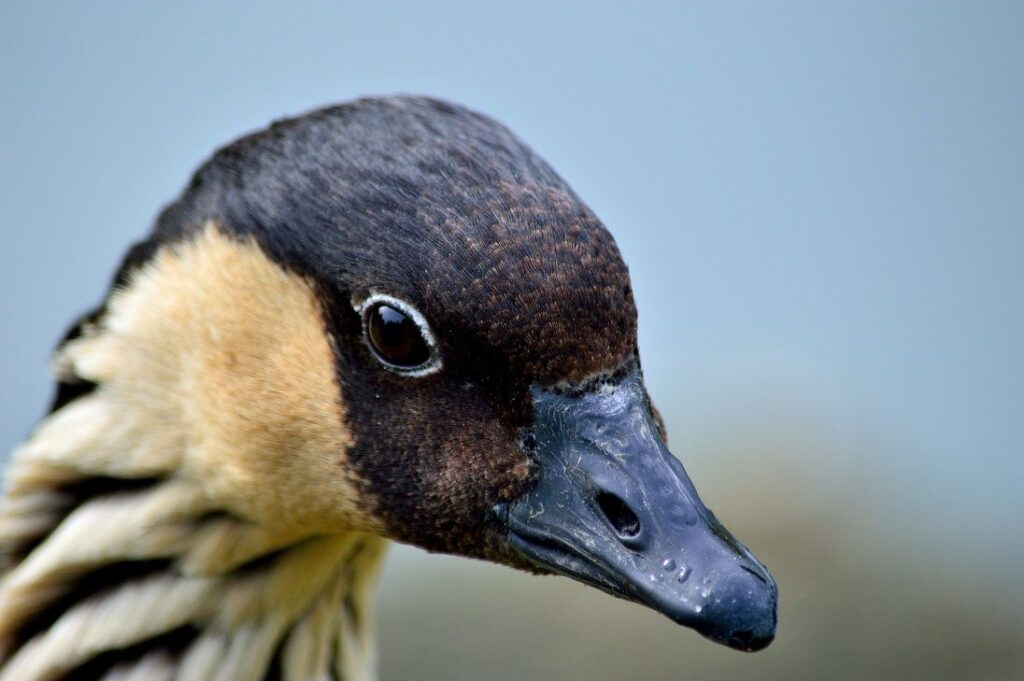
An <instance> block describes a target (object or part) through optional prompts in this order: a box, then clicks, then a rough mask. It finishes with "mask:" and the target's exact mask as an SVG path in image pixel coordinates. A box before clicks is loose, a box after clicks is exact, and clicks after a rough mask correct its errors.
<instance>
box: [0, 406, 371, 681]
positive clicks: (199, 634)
mask: <svg viewBox="0 0 1024 681" xmlns="http://www.w3.org/2000/svg"><path fill="white" fill-rule="evenodd" d="M130 422H131V418H130V416H128V415H126V413H125V412H124V411H119V410H116V409H112V408H111V404H110V400H109V399H108V398H107V397H105V396H104V394H103V391H102V390H97V391H94V392H92V393H90V394H85V395H82V396H79V397H78V398H77V399H75V400H73V401H72V402H70V403H68V404H67V405H65V406H62V407H61V408H60V409H58V410H57V411H55V412H54V413H53V414H51V415H50V416H49V417H48V418H47V419H45V420H44V421H43V422H42V423H41V424H40V426H39V427H38V428H37V430H36V432H35V433H34V434H33V436H32V437H31V438H30V439H29V440H28V441H27V442H26V443H25V444H24V445H22V446H21V447H20V448H19V449H18V450H16V451H15V452H14V455H13V457H12V460H11V463H10V465H9V467H8V469H7V473H6V479H5V481H4V482H5V487H6V490H5V494H4V497H3V499H2V502H0V556H2V561H3V567H2V569H0V681H72V680H74V681H85V680H87V679H109V680H113V679H117V680H118V681H129V680H135V681H143V680H144V681H163V680H166V681H170V680H171V679H175V680H178V681H206V680H210V681H212V680H215V679H216V680H223V681H229V680H230V681H260V680H264V679H266V680H270V679H275V680H292V679H294V680H295V681H299V680H303V681H305V680H308V679H329V680H337V681H341V680H344V681H363V680H369V679H373V678H375V677H376V669H375V652H374V645H373V637H372V633H373V618H372V614H371V608H370V606H371V603H370V597H371V592H372V590H373V586H374V583H375V578H376V575H377V572H378V569H379V566H380V561H381V558H382V555H383V552H384V549H385V547H386V544H387V540H385V539H382V538H380V537H378V536H376V535H372V534H367V533H361V532H348V533H342V534H335V535H322V534H321V535H311V534H309V533H304V532H303V531H301V530H294V529H292V530H286V529H281V528H277V529H274V530H271V529H268V528H267V527H265V526H264V525H261V524H257V523H253V522H249V521H246V520H243V519H241V518H239V517H237V516H235V515H232V514H230V513H227V512H225V511H224V510H223V509H221V508H219V507H217V506H216V505H214V504H213V502H211V500H210V498H209V496H208V495H207V494H206V493H205V492H204V491H203V489H202V488H201V486H200V485H198V484H197V483H196V482H194V481H191V480H189V479H188V477H187V476H186V475H185V474H183V473H182V472H180V471H158V470H156V469H155V468H154V469H151V470H150V469H146V468H145V467H142V466H138V465H134V464H132V462H131V461H128V460H129V459H130V457H124V458H121V459H118V458H117V457H116V456H112V455H114V454H116V453H117V452H122V451H133V452H136V453H137V452H138V451H139V448H144V447H145V446H147V445H146V443H147V442H150V441H151V440H150V438H152V437H153V435H154V434H153V433H152V432H151V431H147V433H148V435H147V436H146V438H144V439H143V440H141V441H139V442H137V443H135V446H134V449H133V448H131V447H127V448H126V440H130V439H131V438H130V437H129V435H128V433H130V432H131V428H130V427H129V426H130ZM115 461H120V462H121V468H120V469H119V468H118V467H117V465H115V464H114V463H113V462H115ZM125 461H128V464H125V463H124V462H125Z"/></svg>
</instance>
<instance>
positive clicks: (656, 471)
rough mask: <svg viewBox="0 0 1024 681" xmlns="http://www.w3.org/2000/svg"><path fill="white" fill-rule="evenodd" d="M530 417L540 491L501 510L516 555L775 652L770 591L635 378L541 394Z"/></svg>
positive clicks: (706, 631)
mask: <svg viewBox="0 0 1024 681" xmlns="http://www.w3.org/2000/svg"><path fill="white" fill-rule="evenodd" d="M534 410H535V414H534V415H535V419H534V424H533V426H532V427H531V428H530V430H529V431H528V432H526V433H524V436H523V439H524V442H525V444H524V446H525V447H526V448H527V449H530V450H532V451H531V456H532V457H533V460H534V463H535V464H536V466H537V478H536V483H535V484H534V486H533V487H531V489H530V490H529V491H528V492H526V493H525V494H524V495H522V496H520V497H519V498H517V499H515V500H514V501H512V502H510V503H508V504H506V505H503V506H501V507H499V508H497V509H495V510H496V511H497V512H498V514H499V517H502V516H503V520H504V521H505V523H507V525H506V527H507V537H508V542H509V545H510V546H511V548H512V550H513V551H515V552H516V553H518V554H519V555H520V556H522V557H524V558H526V559H527V560H528V561H529V562H530V563H532V564H534V565H536V566H538V567H540V568H542V569H545V570H548V571H552V572H556V573H560V574H563V575H566V576H569V577H572V578H573V579H576V580H579V581H582V582H585V583H587V584H590V585H592V586H596V587H597V588H599V589H602V590H604V591H607V592H608V593H611V594H613V595H615V596H618V597H620V598H625V599H627V600H630V601H634V602H637V603H642V604H644V605H646V606H648V607H650V608H653V609H654V610H657V611H658V612H660V613H662V614H664V615H666V616H668V617H670V618H671V619H673V620H675V621H676V622H678V623H679V624H682V625H685V626H688V627H692V628H694V629H696V630H697V631H698V632H700V633H701V634H703V635H704V636H707V637H708V638H710V639H712V640H714V641H718V642H719V643H724V644H725V645H727V646H729V647H731V648H736V649H739V650H749V651H753V650H760V649H762V648H764V647H765V646H767V645H768V644H769V643H771V641H772V639H773V638H774V637H775V626H776V621H777V616H776V602H777V600H778V589H777V587H776V586H775V582H774V581H773V580H772V578H771V575H769V574H768V571H767V570H766V569H765V567H764V566H763V565H762V564H761V563H760V562H759V561H758V560H757V558H755V557H754V555H753V554H752V553H751V552H750V551H749V550H748V549H747V548H746V547H744V546H743V545H742V544H740V543H739V542H738V541H736V539H735V538H734V537H733V536H732V535H731V534H730V533H729V531H728V530H726V529H725V528H724V527H722V525H721V524H720V523H719V522H718V520H717V519H716V518H715V516H714V514H712V513H711V511H709V510H708V509H707V507H706V506H704V504H703V503H702V502H701V500H700V498H699V497H698V496H697V492H696V490H695V489H694V487H693V483H691V482H690V479H689V477H688V476H687V475H686V471H685V470H683V466H682V464H680V463H679V461H678V459H676V458H675V457H674V456H672V454H671V452H669V451H668V449H667V448H666V447H665V444H664V442H663V441H662V439H661V437H659V435H658V431H657V428H656V427H655V426H654V420H653V416H652V414H651V409H650V406H649V402H648V399H647V394H646V392H645V390H644V387H643V383H642V381H641V379H640V376H639V372H638V371H636V370H634V371H633V372H632V373H631V374H630V375H628V376H627V377H626V378H625V379H624V380H622V381H621V382H620V383H617V384H613V385H610V384H601V385H599V386H598V387H596V388H594V389H593V390H591V391H589V392H586V393H585V394H582V395H567V394H560V393H556V392H551V391H545V390H537V391H535V392H534Z"/></svg>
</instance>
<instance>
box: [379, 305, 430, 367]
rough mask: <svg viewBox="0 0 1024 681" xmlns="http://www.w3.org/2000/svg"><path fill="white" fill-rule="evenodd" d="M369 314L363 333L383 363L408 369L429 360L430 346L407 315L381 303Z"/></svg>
mask: <svg viewBox="0 0 1024 681" xmlns="http://www.w3.org/2000/svg"><path fill="white" fill-rule="evenodd" d="M368 315H369V316H368V318H367V322H366V334H367V337H368V338H369V340H370V345H371V346H372V347H373V350H374V351H375V352H376V353H377V354H378V355H379V356H380V358H381V359H382V360H384V361H385V362H387V363H388V364H392V365H394V366H396V367H399V368H403V369H408V368H413V367H417V366H420V365H421V364H424V363H425V362H427V361H428V360H429V359H430V347H429V346H428V345H427V342H426V340H424V338H423V333H422V331H420V328H419V327H418V326H417V325H416V322H414V321H413V320H412V319H411V318H410V317H409V315H407V314H405V313H404V312H402V311H401V310H397V309H395V308H393V307H391V306H389V305H386V304H384V303H379V304H377V305H375V306H374V307H372V308H371V309H370V310H369V312H368Z"/></svg>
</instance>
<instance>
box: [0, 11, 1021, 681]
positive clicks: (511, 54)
mask: <svg viewBox="0 0 1024 681" xmlns="http://www.w3.org/2000/svg"><path fill="white" fill-rule="evenodd" d="M675 5H678V6H675ZM1022 35H1024V5H1021V3H1019V2H1004V3H1001V2H986V3H959V2H958V3H947V2H931V3H909V2H906V3H893V2H885V3H875V2H867V3H863V2H862V3H847V4H845V5H840V4H838V3H817V2H802V3H771V4H770V5H769V4H765V3H739V4H734V3H729V4H726V3H710V2H708V3H687V4H685V5H683V3H673V6H669V5H666V6H663V7H658V6H656V5H652V4H644V5H643V6H642V7H640V6H638V7H632V6H631V7H629V8H627V7H626V5H623V4H620V3H601V2H579V3H570V2H564V3H535V4H534V3H515V4H514V6H513V5H508V6H504V7H501V8H496V7H492V8H488V7H487V6H486V5H484V4H481V3H473V2H447V3H443V7H433V8H430V7H427V4H426V3H408V4H395V3H389V2H379V3H373V5H372V6H370V5H369V4H367V5H365V6H354V5H350V4H343V3H327V2H295V3H287V4H278V3H262V2H246V3H216V4H214V3H199V2H178V3H174V4H166V3H164V4H162V5H160V6H157V5H155V4H150V5H149V6H146V7H143V6H142V5H137V4H133V3H103V4H99V3H89V4H86V3H79V4H73V5H72V4H60V5H58V4H56V3H53V4H51V3H46V2H37V3H29V2H21V3H5V4H4V5H3V6H2V7H0V101H2V102H3V106H2V107H0V206H2V207H3V217H2V222H0V265H2V266H0V310H2V312H3V323H2V324H0V363H2V365H0V369H2V376H3V388H2V389H0V399H2V402H0V443H2V445H3V447H4V448H9V447H11V446H13V445H14V444H15V443H16V442H17V441H18V440H20V439H21V438H22V437H23V436H24V434H25V433H26V432H27V430H28V429H29V428H30V426H31V424H32V423H33V422H34V421H35V420H36V418H37V417H38V416H39V415H40V414H41V412H42V410H43V408H44V405H45V403H46V400H47V398H48V396H49V391H50V384H49V381H48V379H47V377H46V353H47V352H48V350H49V348H50V347H51V346H52V345H53V343H54V342H55V340H56V339H57V338H58V337H59V335H60V333H61V332H62V331H63V329H64V328H65V327H66V325H67V324H68V323H69V322H70V320H71V319H72V318H73V317H74V316H75V315H77V314H78V313H79V312H81V311H83V310H85V309H87V308H88V307H90V306H91V305H93V304H94V303H95V302H97V301H98V300H99V298H100V296H101V295H102V292H103V290H104V288H105V285H106V281H107V277H108V276H109V274H110V272H111V271H112V270H113V268H114V266H115V264H116V262H117V260H118V258H119V257H120V255H121V254H122V253H123V251H124V249H125V248H126V246H127V244H128V243H129V242H131V241H132V240H133V239H136V238H138V237H139V236H140V235H141V234H142V233H143V232H145V231H146V230H147V229H148V227H149V225H150V223H151V221H152V219H153V217H154V215H155V213H156V211H157V210H158V208H159V207H160V206H161V205H162V204H163V203H165V202H166V201H168V200H170V199H171V198H172V197H173V196H174V195H175V194H176V193H177V191H178V190H179V188H180V187H181V186H182V185H183V184H184V183H185V181H186V179H187V178H188V175H189V173H190V172H191V171H192V170H193V169H194V167H195V166H196V165H197V164H198V163H199V162H200V160H201V159H203V158H204V157H205V156H206V155H208V154H209V153H210V152H211V151H212V150H213V148H214V147H215V146H217V145H220V144H223V143H225V142H227V141H229V140H230V139H232V138H234V137H236V136H238V135H239V134H241V133H242V132H245V131H247V130H251V129H254V128H257V127H261V126H263V125H265V124H266V123H267V122H268V121H269V120H271V119H273V118H275V117H279V116H282V115H284V114H288V113H296V112H299V111H302V110H304V109H308V108H311V107H313V106H317V105H321V104H326V103H331V102H336V101H340V100H344V99H349V98H352V97H355V96H358V95H361V94H372V93H387V92H421V93H429V94H434V95H438V96H443V97H448V98H451V99H455V100H459V101H462V102H464V103H466V104H469V105H471V106H473V107H476V108H478V109H480V110H482V111H484V112H487V113H489V114H491V115H493V116H495V117H497V118H499V119H500V120H502V121H504V122H506V123H508V124H509V125H510V126H511V127H512V128H513V129H514V130H516V131H517V132H518V133H519V134H520V135H522V136H523V137H524V138H525V139H526V140H527V141H529V142H530V143H531V144H532V145H533V146H535V147H536V148H537V149H538V150H539V151H540V152H541V153H542V154H543V155H544V156H545V157H547V158H548V159H549V160H550V161H551V162H552V164H553V165H554V166H555V167H556V168H557V169H558V170H559V171H560V172H561V173H562V174H563V175H564V176H565V177H566V178H567V179H568V180H569V181H570V183H571V184H572V185H573V186H574V187H575V188H576V190H577V191H578V192H579V193H580V195H581V196H583V197H584V199H585V200H587V201H588V202H589V203H590V204H591V205H592V206H593V207H594V209H595V210H596V212H597V213H598V214H599V215H600V216H601V217H602V218H603V219H604V220H605V222H606V223H607V224H608V226H609V227H610V229H611V230H612V232H613V233H614V234H615V235H616V237H617V239H618V241H619V244H620V245H621V247H622V250H623V252H624V255H625V257H626V260H627V262H628V263H629V264H630V267H631V272H632V275H633V278H634V284H635V289H636V295H637V300H638V305H639V309H640V344H641V352H642V354H643V357H644V368H645V371H646V374H647V382H648V385H649V387H650V388H651V392H652V394H653V396H654V398H655V400H656V402H657V403H658V405H659V407H660V409H661V411H662V413H663V415H664V416H665V418H666V421H667V423H668V426H669V433H670V436H671V440H672V444H673V451H674V452H676V453H677V454H678V455H679V456H680V457H681V458H683V460H684V462H685V463H686V466H687V468H688V469H689V472H690V474H691V477H692V478H693V479H694V481H695V482H696V483H697V486H698V488H699V489H700V491H701V493H702V496H703V497H704V499H705V500H706V501H707V502H708V503H709V505H710V506H711V507H712V508H714V510H715V511H716V513H717V514H718V515H719V516H720V517H721V518H722V519H723V520H724V521H725V523H726V524H727V525H728V526H729V527H730V528H731V529H733V530H734V531H735V532H736V533H737V535H738V536H739V537H740V538H741V539H742V540H743V541H744V542H746V543H747V544H749V545H750V546H751V547H752V548H753V549H754V550H755V551H756V552H757V554H758V555H759V556H760V557H762V558H763V559H764V561H765V562H766V563H767V564H768V566H769V567H770V568H771V569H772V571H773V573H774V575H775V576H776V578H777V580H778V582H779V585H780V589H781V624H780V630H779V638H778V640H777V641H776V642H775V643H774V644H773V645H772V647H771V648H769V649H768V650H767V651H765V652H763V653H759V654H756V655H741V654H738V653H734V652H732V651H728V650H725V649H723V648H720V647H717V646H714V645H712V644H710V643H708V642H706V641H704V640H703V639H700V638H699V637H698V636H697V635H695V634H693V633H692V632H689V631H687V630H683V629H680V628H678V627H676V626H674V625H672V624H671V623H670V622H669V621H668V620H665V619H662V618H660V617H658V616H656V615H654V614H652V613H649V612H647V611H645V610H643V609H642V608H639V607H637V606H632V605H628V604H625V603H621V602H618V601H614V600H612V599H610V598H608V597H606V596H604V595H603V594H600V593H597V592H594V591H592V590H587V589H585V588H583V587H580V586H577V585H575V584H572V583H570V582H569V581H568V580H564V579H556V578H536V577H530V576H526V575H520V574H517V573H513V572H512V571H510V570H505V569H502V568H498V567H493V566H489V565H485V564H482V563H474V562H470V561H465V560H459V559H452V558H447V557H440V556H426V555H423V554H422V553H421V552H418V551H414V550H412V549H407V548H404V547H399V548H397V549H396V550H394V551H393V553H392V556H391V560H390V562H389V564H388V568H387V570H386V572H385V575H384V577H383V585H382V587H383V588H382V591H381V596H380V601H379V602H380V609H379V626H380V631H381V640H380V644H381V649H382V673H383V678H385V679H418V680H426V681H429V680H430V679H437V680H445V681H450V680H461V679H480V678H488V679H494V680H498V681H500V680H501V679H565V680H571V679H579V680H585V681H598V680H603V679H609V680H610V679H623V678H631V679H651V680H660V679H665V680H668V679H683V678H699V679H704V680H712V679H735V678H754V679H787V680H791V679H823V678H827V679H877V680H883V679H894V680H895V679H900V680H906V679H938V678H942V679H970V680H972V681H975V680H977V681H990V680H996V679H1000V680H1007V681H1009V680H1012V679H1021V678H1024V636H1022V633H1021V632H1022V626H1024V580H1022V579H1021V577H1020V573H1021V569H1022V566H1024V524H1022V523H1021V522H1020V518H1021V517H1022V515H1024V500H1022V496H1024V495H1022V491H1024V314H1022V312H1024V125H1022V121H1024V77H1022V75H1024V40H1021V36H1022Z"/></svg>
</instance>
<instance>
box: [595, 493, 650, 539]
mask: <svg viewBox="0 0 1024 681" xmlns="http://www.w3.org/2000/svg"><path fill="white" fill-rule="evenodd" d="M595 500H596V501H597V506H598V508H600V509H601V512H602V513H604V516H605V518H607V519H608V522H609V523H611V525H612V527H613V528H614V529H615V532H616V534H618V535H619V537H620V538H621V539H632V538H633V537H635V536H637V535H638V534H640V519H639V518H637V517H636V513H633V511H632V510H631V509H630V508H629V506H627V505H626V502H625V501H623V500H622V499H620V498H619V497H617V496H615V495H614V494H612V493H611V492H599V493H598V495H597V497H595Z"/></svg>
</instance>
